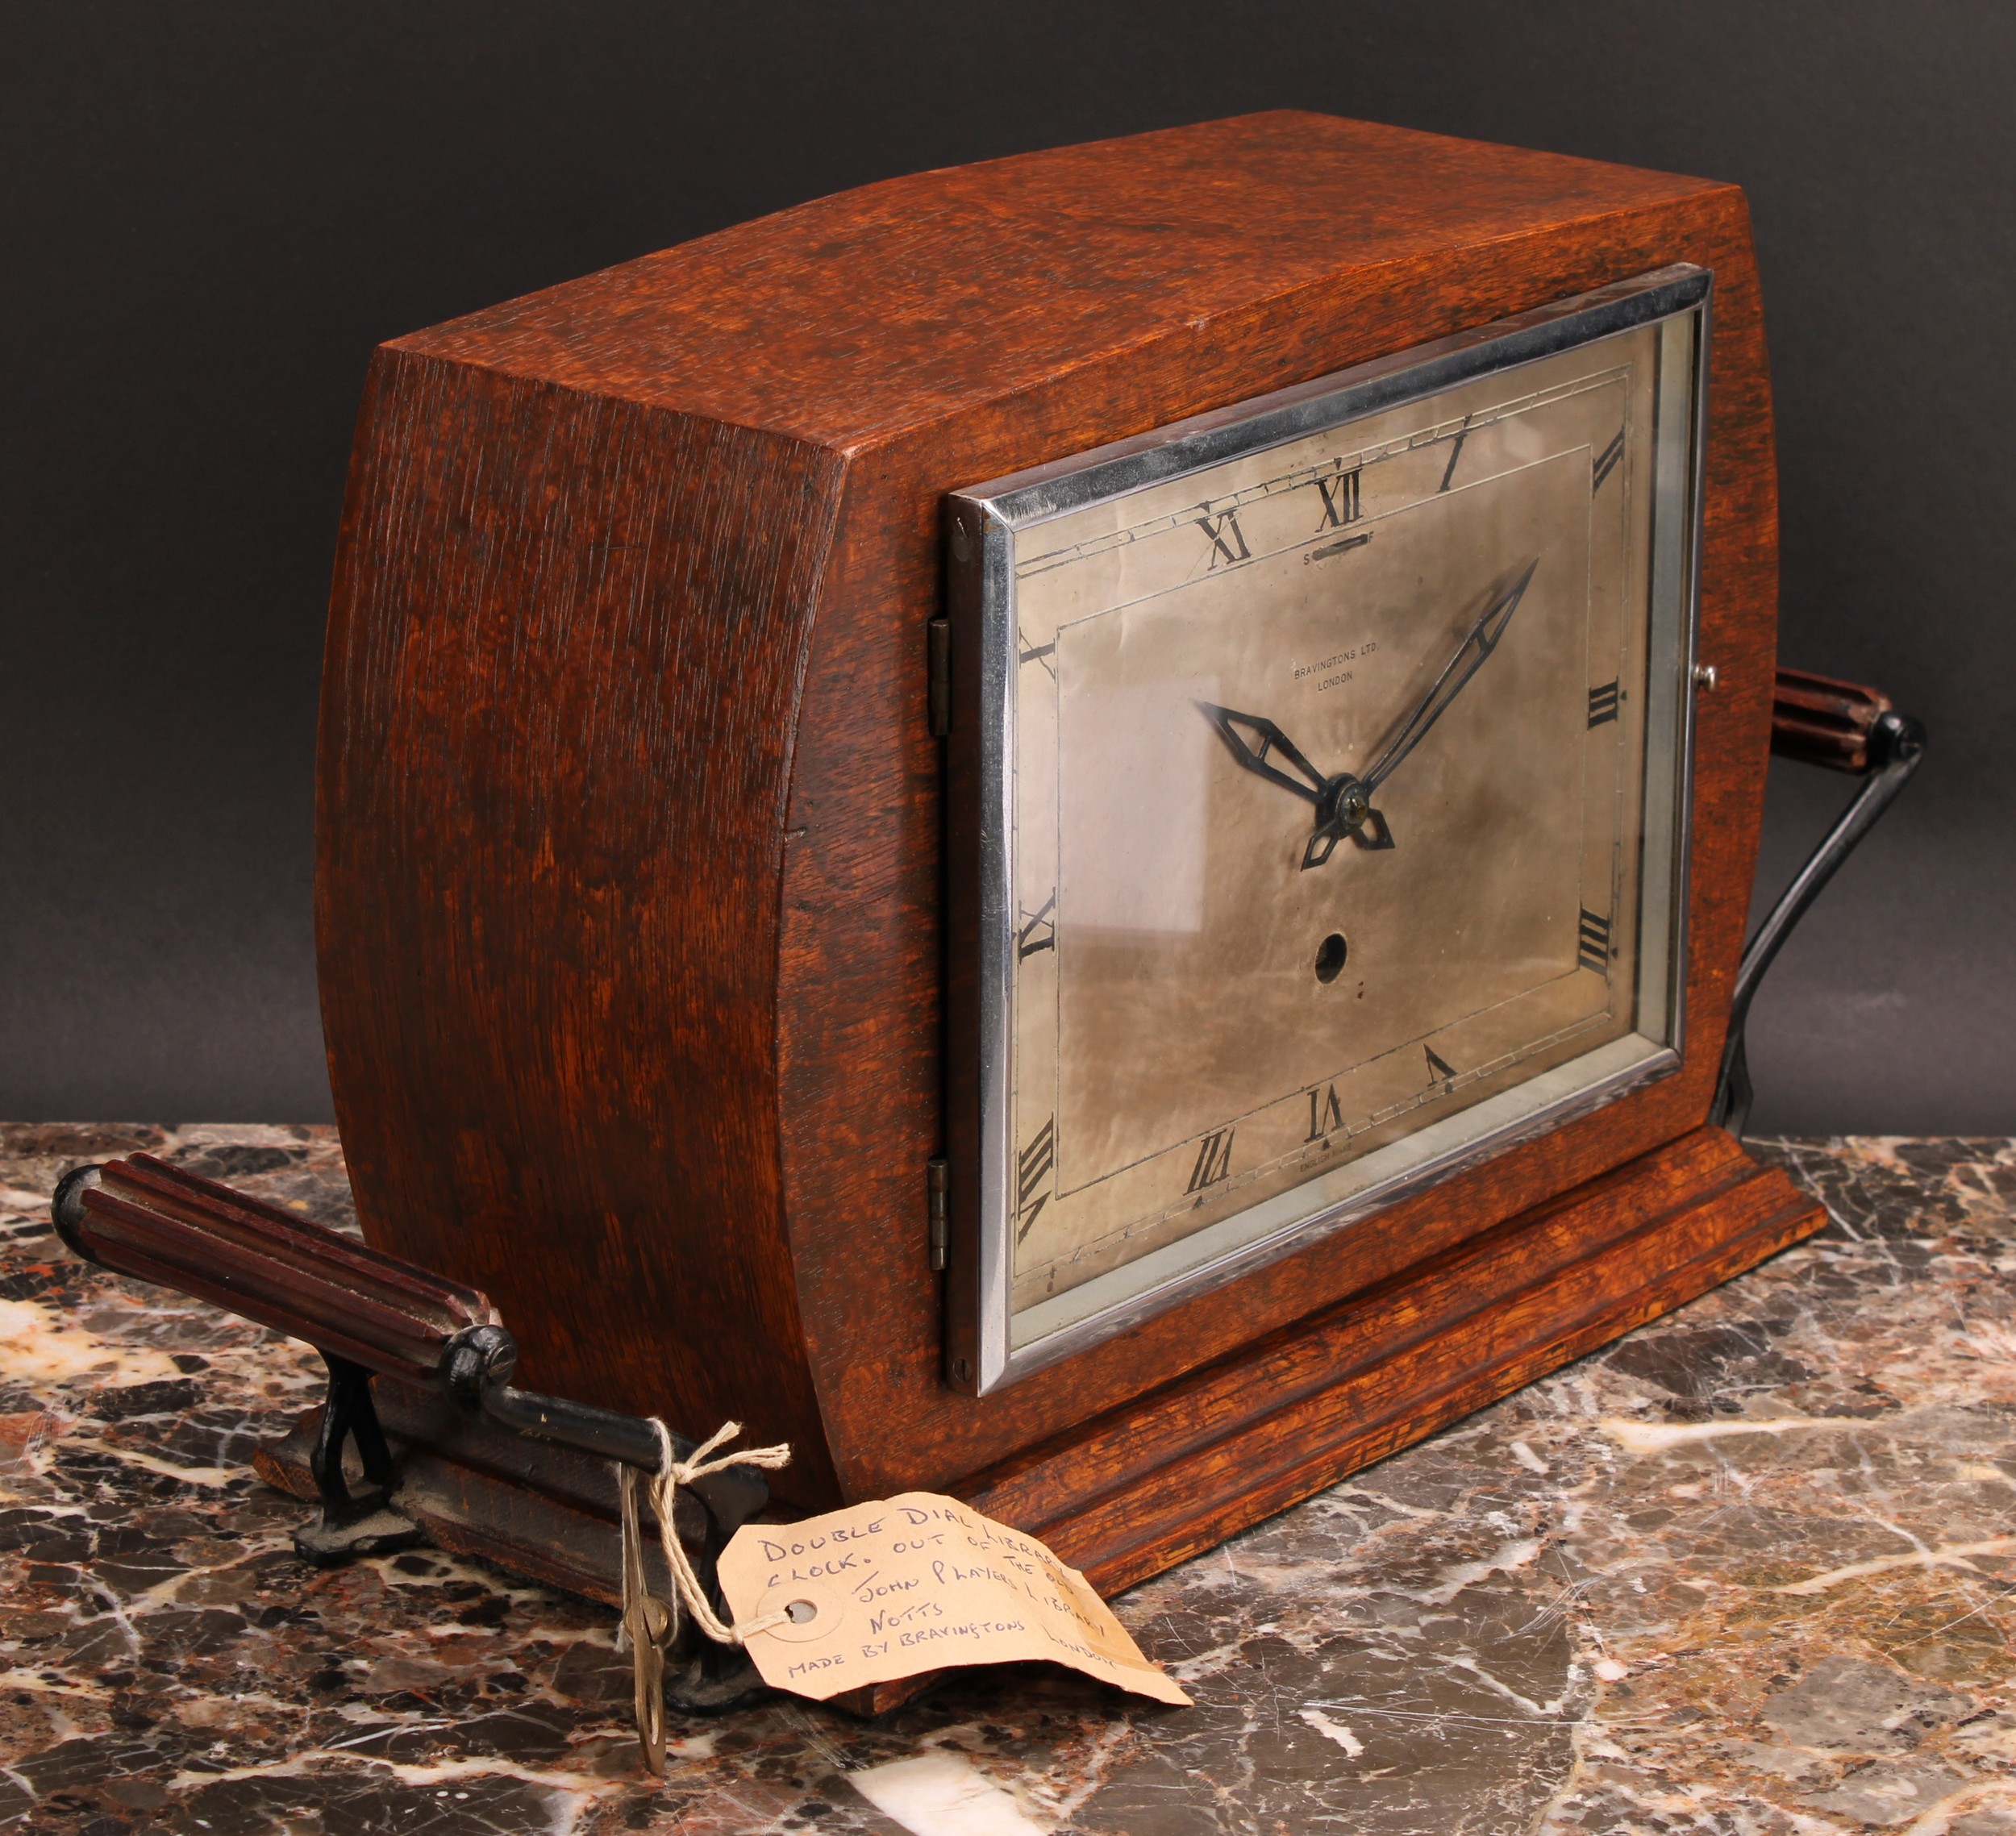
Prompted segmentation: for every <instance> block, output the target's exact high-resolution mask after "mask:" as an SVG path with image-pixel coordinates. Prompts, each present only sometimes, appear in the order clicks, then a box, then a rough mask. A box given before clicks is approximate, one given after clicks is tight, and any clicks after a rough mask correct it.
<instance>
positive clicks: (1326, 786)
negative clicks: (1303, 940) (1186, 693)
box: [1197, 702, 1393, 872]
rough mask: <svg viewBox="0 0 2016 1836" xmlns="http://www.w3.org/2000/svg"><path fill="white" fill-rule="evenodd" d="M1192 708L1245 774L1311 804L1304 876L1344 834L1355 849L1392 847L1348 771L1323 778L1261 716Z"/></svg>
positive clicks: (1389, 834) (1211, 706)
mask: <svg viewBox="0 0 2016 1836" xmlns="http://www.w3.org/2000/svg"><path fill="white" fill-rule="evenodd" d="M1197 705H1198V708H1199V709H1200V710H1202V712H1203V714H1204V716H1205V718H1206V719H1207V720H1209V721H1210V722H1211V724H1212V725H1213V726H1215V727H1216V728H1217V729H1218V734H1219V736H1220V737H1221V738H1222V739H1223V740H1224V742H1225V743H1226V744H1227V746H1228V747H1231V751H1232V756H1233V757H1234V758H1235V759H1236V760H1239V763H1240V764H1242V765H1243V766H1244V767H1245V768H1247V770H1248V771H1249V772H1252V773H1254V774H1255V775H1256V776H1259V777H1263V778H1265V779H1266V780H1267V781H1268V783H1269V784H1275V785H1280V786H1281V789H1283V790H1285V791H1290V792H1293V794H1294V795H1296V796H1297V797H1302V799H1304V800H1305V801H1307V802H1310V803H1313V804H1314V805H1315V806H1316V821H1315V826H1314V828H1313V829H1312V830H1311V831H1310V836H1309V840H1308V841H1307V843H1305V844H1304V846H1303V848H1302V868H1303V870H1304V871H1305V872H1306V871H1307V870H1308V869H1309V868H1312V867H1321V866H1322V864H1323V863H1324V862H1325V861H1327V860H1329V859H1330V856H1331V851H1332V850H1334V849H1335V847H1336V846H1337V844H1338V843H1339V842H1341V841H1342V840H1343V839H1344V837H1345V836H1347V835H1348V836H1350V837H1351V839H1352V840H1353V841H1354V842H1356V843H1357V844H1358V846H1359V847H1361V848H1389V847H1392V846H1393V831H1392V830H1391V829H1389V828H1388V827H1387V826H1386V818H1385V816H1383V815H1382V814H1381V813H1380V812H1379V811H1378V810H1375V809H1373V808H1372V793H1370V791H1369V790H1368V789H1367V788H1366V787H1365V786H1364V785H1363V784H1361V783H1360V781H1358V779H1356V777H1354V776H1352V774H1351V773H1350V772H1337V773H1336V774H1335V776H1331V777H1325V776H1323V774H1322V772H1319V771H1318V770H1317V769H1316V768H1315V767H1314V765H1312V764H1310V762H1309V760H1308V759H1307V758H1306V756H1304V754H1303V752H1302V749H1301V748H1300V747H1297V745H1296V743H1294V741H1293V740H1292V739H1289V737H1288V735H1286V734H1285V733H1284V732H1282V731H1281V729H1280V728H1279V727H1278V726H1276V725H1275V724H1274V723H1273V722H1272V721H1271V720H1269V719H1268V718H1266V716H1265V715H1264V714H1240V713H1239V712H1238V711H1237V710H1235V709H1233V708H1222V707H1219V706H1218V705H1217V703H1215V702H1198V704H1197ZM1277 754H1278V755H1279V756H1281V758H1283V759H1285V760H1287V761H1288V763H1289V764H1290V765H1292V766H1293V768H1294V771H1293V773H1291V772H1285V771H1283V770H1282V769H1281V767H1280V766H1279V765H1277V764H1274V763H1273V758H1274V756H1275V755H1277Z"/></svg>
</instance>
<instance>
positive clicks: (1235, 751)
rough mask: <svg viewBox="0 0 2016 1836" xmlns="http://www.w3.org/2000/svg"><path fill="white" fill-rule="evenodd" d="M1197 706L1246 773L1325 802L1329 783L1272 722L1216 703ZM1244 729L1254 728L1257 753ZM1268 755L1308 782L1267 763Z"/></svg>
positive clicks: (1261, 716) (1308, 799)
mask: <svg viewBox="0 0 2016 1836" xmlns="http://www.w3.org/2000/svg"><path fill="white" fill-rule="evenodd" d="M1197 705H1198V708H1199V710H1201V711H1202V714H1203V715H1204V718H1206V720H1208V721H1210V723H1211V724H1212V726H1215V727H1216V728H1217V729H1218V733H1219V735H1220V737H1222V738H1223V740H1224V742H1225V743H1226V744H1227V746H1229V747H1231V749H1232V756H1233V757H1234V758H1235V759H1236V760H1239V763H1240V764H1242V765H1243V766H1244V767H1245V768H1247V770H1248V771H1249V772H1254V773H1256V775H1257V776H1260V777H1264V778H1265V779H1266V780H1267V781H1268V783H1269V784H1277V785H1280V786H1281V789H1283V790H1286V791H1292V792H1293V793H1294V794H1295V795H1296V796H1297V797H1304V798H1306V800H1307V801H1310V802H1311V803H1318V802H1320V801H1322V794H1323V790H1324V788H1325V786H1326V785H1327V784H1328V782H1329V781H1328V780H1327V778H1325V777H1324V776H1323V774H1322V772H1319V771H1318V770H1317V769H1316V768H1315V767H1314V765H1312V764H1310V762H1309V760H1307V759H1306V758H1304V757H1303V756H1302V750H1301V748H1300V747H1297V745H1296V744H1295V743H1294V741H1293V740H1292V739H1289V737H1288V735H1286V734H1285V733H1284V732H1282V731H1281V729H1280V728H1279V727H1278V726H1275V724H1274V723H1273V722H1272V721H1271V720H1268V718H1266V717H1265V716H1264V715H1261V714H1240V713H1239V712H1237V711H1236V710H1234V709H1231V708H1222V707H1220V706H1218V704H1217V703H1216V702H1198V704H1197ZM1242 726H1248V727H1251V728H1252V730H1253V731H1254V733H1255V734H1256V735H1258V736H1259V739H1260V746H1259V748H1258V750H1256V749H1255V748H1254V747H1252V746H1250V745H1248V743H1247V741H1246V739H1245V736H1244V735H1243V734H1241V733H1240V731H1239V729H1240V728H1241V727H1242ZM1269 752H1279V753H1280V754H1281V756H1282V757H1283V758H1285V759H1286V760H1288V761H1289V763H1290V764H1293V766H1294V767H1295V768H1296V769H1297V771H1299V772H1301V773H1302V777H1304V778H1306V779H1307V780H1308V782H1307V783H1306V784H1305V783H1302V781H1300V780H1298V779H1296V778H1292V777H1290V776H1289V775H1288V773H1287V772H1284V771H1283V770H1281V768H1280V767H1279V766H1277V765H1270V764H1268V762H1267V756H1268V753H1269Z"/></svg>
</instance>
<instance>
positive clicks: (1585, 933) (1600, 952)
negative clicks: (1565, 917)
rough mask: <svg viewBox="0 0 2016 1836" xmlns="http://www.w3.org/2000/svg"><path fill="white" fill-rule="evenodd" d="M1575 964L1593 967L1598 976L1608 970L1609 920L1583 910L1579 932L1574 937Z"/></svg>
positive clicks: (1606, 973) (1582, 966) (1587, 967)
mask: <svg viewBox="0 0 2016 1836" xmlns="http://www.w3.org/2000/svg"><path fill="white" fill-rule="evenodd" d="M1575 961H1576V964H1577V967H1578V968H1585V969H1593V970H1594V971H1595V972H1597V974H1598V975H1599V976H1607V975H1608V974H1609V973H1610V920H1609V919H1608V918H1603V917H1601V916H1599V915H1598V914H1596V913H1594V912H1592V911H1589V910H1586V909H1585V910H1584V911H1583V913H1582V917H1581V930H1580V932H1579V934H1578V935H1577V939H1576V949H1575Z"/></svg>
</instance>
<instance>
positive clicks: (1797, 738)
mask: <svg viewBox="0 0 2016 1836" xmlns="http://www.w3.org/2000/svg"><path fill="white" fill-rule="evenodd" d="M1890 711H1891V708H1890V697H1889V696H1888V695H1886V694H1884V693H1882V692H1881V690H1880V689H1865V688H1864V687H1863V686H1862V685H1860V683H1858V682H1837V681H1835V679H1834V678H1833V677H1831V676H1815V675H1813V674H1812V673H1811V672H1809V671H1807V670H1804V669H1781V670H1780V671H1779V672H1778V683H1777V687H1776V690H1775V691H1774V693H1773V694H1772V701H1771V750H1772V751H1774V752H1776V753H1779V754H1781V756H1784V757H1785V758H1788V759H1799V760H1804V761H1805V762H1806V764H1809V765H1824V766H1826V768H1827V769H1828V770H1829V771H1834V772H1866V771H1868V769H1869V768H1871V766H1872V765H1875V764H1881V762H1882V760H1881V757H1880V756H1872V752H1871V749H1870V748H1871V746H1872V743H1873V742H1874V741H1875V739H1876V725H1877V722H1880V721H1881V719H1882V718H1883V716H1884V715H1885V714H1889V712H1890ZM1880 750H1881V748H1880V747H1879V748H1878V751H1879V752H1880Z"/></svg>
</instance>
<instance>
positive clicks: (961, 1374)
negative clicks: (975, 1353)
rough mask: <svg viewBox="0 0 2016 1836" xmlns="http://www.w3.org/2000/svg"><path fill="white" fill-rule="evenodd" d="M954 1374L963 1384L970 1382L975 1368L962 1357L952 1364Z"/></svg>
mask: <svg viewBox="0 0 2016 1836" xmlns="http://www.w3.org/2000/svg"><path fill="white" fill-rule="evenodd" d="M952 1375H953V1376H955V1377H956V1378H958V1380H960V1382H961V1383H962V1384H969V1383H971V1382H972V1381H973V1366H972V1365H971V1364H969V1363H967V1362H966V1360H965V1359H964V1358H961V1359H959V1360H958V1361H957V1362H956V1363H955V1364H954V1365H953V1366H952Z"/></svg>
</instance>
